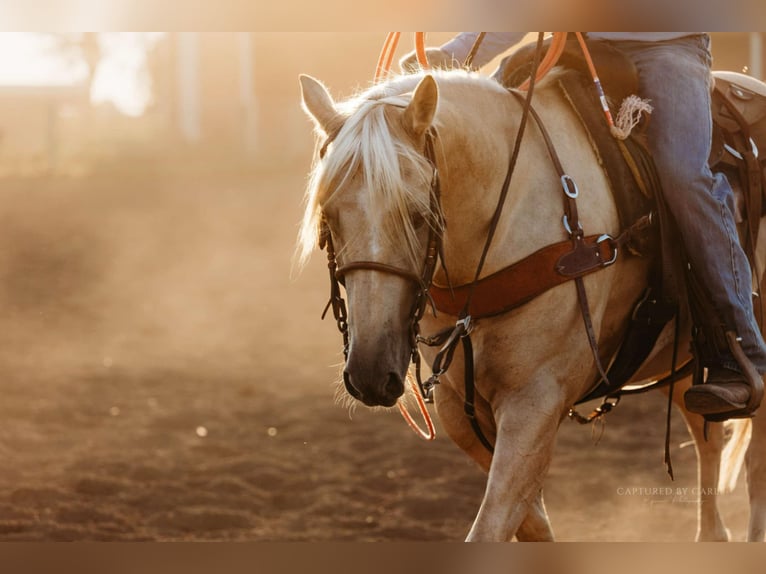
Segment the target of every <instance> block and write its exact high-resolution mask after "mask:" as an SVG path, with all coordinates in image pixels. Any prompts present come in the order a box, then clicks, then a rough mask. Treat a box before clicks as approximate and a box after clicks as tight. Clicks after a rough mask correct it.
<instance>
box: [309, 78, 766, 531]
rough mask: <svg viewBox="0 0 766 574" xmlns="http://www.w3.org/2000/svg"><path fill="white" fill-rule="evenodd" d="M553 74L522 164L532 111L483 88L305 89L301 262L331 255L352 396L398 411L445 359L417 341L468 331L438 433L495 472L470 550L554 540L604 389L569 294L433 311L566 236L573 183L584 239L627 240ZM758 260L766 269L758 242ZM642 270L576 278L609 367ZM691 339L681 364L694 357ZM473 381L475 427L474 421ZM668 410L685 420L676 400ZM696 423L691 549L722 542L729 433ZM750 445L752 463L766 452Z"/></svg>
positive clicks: (456, 82) (628, 264)
mask: <svg viewBox="0 0 766 574" xmlns="http://www.w3.org/2000/svg"><path fill="white" fill-rule="evenodd" d="M558 73H559V72H558V71H556V70H554V71H552V72H550V73H549V74H548V76H546V78H544V79H543V80H542V81H541V82H540V83H539V85H538V86H537V87H536V88H535V92H534V102H533V105H534V109H535V110H536V112H537V114H538V115H539V118H540V121H539V124H536V123H535V122H533V121H532V120H529V124H530V125H528V126H527V128H526V131H525V132H524V135H523V139H522V140H521V145H520V146H519V147H518V149H515V145H514V142H515V138H516V137H517V134H518V133H519V131H520V124H521V123H523V120H524V112H523V102H521V101H520V99H522V98H520V97H518V95H516V96H515V95H514V94H513V93H512V91H509V90H507V89H505V88H504V87H502V86H500V85H499V84H498V83H497V82H495V81H493V80H491V79H489V78H485V77H482V76H479V75H477V74H475V73H470V72H465V71H460V70H449V71H446V70H433V71H429V72H427V73H425V72H420V73H416V74H411V75H406V76H397V77H393V78H390V79H388V80H386V81H384V82H381V83H378V84H376V85H373V86H372V87H370V88H368V89H366V90H364V91H363V92H361V93H360V94H358V95H357V96H354V97H352V98H349V99H348V100H346V101H343V102H339V103H336V102H335V101H334V100H333V98H332V96H331V95H330V93H329V92H328V91H327V89H326V88H325V87H324V86H323V85H322V84H321V82H319V81H318V80H315V79H313V78H311V77H310V76H306V75H303V76H301V79H300V82H301V89H302V100H303V108H304V110H305V111H306V112H307V113H308V115H309V116H310V117H311V118H312V119H313V121H314V122H315V127H316V131H317V133H318V135H319V137H320V138H321V145H320V146H318V150H319V153H318V154H317V158H316V161H315V163H314V165H313V168H312V171H311V174H310V178H309V183H308V186H307V191H306V206H305V213H304V218H303V221H302V223H301V228H300V232H299V240H298V257H299V259H300V260H301V261H305V260H307V258H308V257H309V255H310V253H311V252H312V251H313V250H315V249H316V246H317V245H320V246H323V247H327V248H328V258H330V264H331V266H330V267H331V268H330V273H331V281H334V282H335V285H334V287H333V295H332V298H331V302H330V304H332V306H333V310H334V312H335V313H336V319H337V320H338V324H339V327H340V328H341V331H342V332H343V335H344V342H345V346H344V353H345V358H346V361H345V366H344V369H343V372H342V384H343V387H344V388H345V389H346V391H347V392H348V394H349V395H350V396H351V397H353V398H354V399H357V400H358V401H361V402H362V403H363V404H365V405H367V406H370V407H378V406H382V407H391V406H393V405H394V404H395V403H396V401H397V400H398V399H399V398H400V397H401V396H402V394H403V393H404V392H405V382H406V380H407V379H408V377H409V376H410V374H411V372H410V369H409V363H410V361H411V360H413V359H414V358H415V357H419V356H421V355H422V356H423V358H424V359H426V360H428V361H429V362H430V363H433V361H434V360H436V359H439V358H440V357H439V351H437V349H436V348H434V347H431V346H428V345H422V344H421V345H418V343H419V342H422V341H424V340H427V339H428V338H429V337H430V336H432V335H433V334H436V333H447V332H450V330H452V329H457V328H456V325H457V324H459V323H460V322H461V321H463V330H462V331H461V332H460V338H461V339H465V338H466V337H467V335H468V334H470V341H471V345H472V353H471V355H470V356H469V353H468V352H467V351H463V352H461V351H460V350H455V351H454V353H453V354H451V356H450V357H449V359H450V361H451V362H450V365H449V369H447V370H446V371H445V372H443V373H440V378H439V385H438V386H436V388H435V392H434V401H435V407H436V411H437V414H438V416H439V419H440V421H441V423H442V425H443V428H444V429H445V431H446V433H447V434H448V435H449V437H450V438H451V439H452V441H454V442H455V444H457V445H458V446H459V447H460V448H461V449H462V450H463V451H464V452H465V453H466V454H467V455H468V456H469V457H471V458H472V459H473V460H474V461H476V463H478V464H479V465H480V466H481V468H483V469H484V470H485V471H486V472H487V482H486V488H485V492H484V495H483V499H482V502H481V505H480V507H479V509H478V512H477V515H476V517H475V519H474V521H473V524H472V525H471V528H470V530H469V532H468V535H467V538H466V539H467V540H468V541H505V540H511V539H513V538H516V539H517V540H519V541H526V540H553V530H552V528H551V525H550V521H549V519H548V516H547V513H546V511H545V505H544V502H543V482H544V478H545V475H546V472H547V469H548V467H549V464H550V462H551V456H552V451H553V446H554V440H555V437H556V433H557V430H558V428H559V425H560V424H561V422H562V421H563V420H564V419H565V418H567V415H568V413H569V411H570V408H571V407H572V405H574V404H575V403H576V402H577V401H578V399H580V398H581V397H583V396H584V395H585V394H586V393H587V392H588V391H589V390H590V389H591V387H592V384H593V381H595V380H598V379H599V365H598V361H597V360H596V359H595V358H594V353H593V348H592V347H593V341H591V340H589V337H588V336H587V333H586V329H584V328H583V324H584V322H583V310H582V306H581V302H580V299H579V298H578V289H575V287H574V286H573V283H572V282H566V283H562V284H559V285H556V286H553V287H551V288H549V289H547V290H545V291H544V292H542V293H539V294H537V295H536V296H535V297H533V298H531V299H530V300H528V301H525V302H524V303H523V304H522V305H519V306H516V307H514V308H512V309H510V310H508V311H506V312H502V313H497V314H490V315H489V316H484V317H481V318H479V319H473V320H471V321H470V322H469V321H467V320H466V318H465V317H462V318H461V317H458V316H456V314H450V313H445V312H438V313H437V312H435V309H434V312H433V313H431V312H424V310H425V309H426V308H427V307H428V306H429V305H428V304H429V287H430V286H431V284H433V285H434V286H442V287H444V286H454V285H469V284H471V282H472V281H473V280H474V279H475V276H476V275H477V266H479V262H480V260H481V276H482V277H484V276H491V275H492V274H494V273H496V272H498V271H499V270H502V269H504V268H506V267H507V266H509V265H510V264H511V263H513V262H517V261H520V260H522V259H524V258H526V257H527V256H530V255H531V254H533V253H536V252H538V251H539V250H543V249H545V248H546V247H547V246H550V245H552V244H557V243H561V242H565V241H567V240H569V239H570V237H571V231H572V229H571V224H572V223H573V222H572V221H571V218H570V220H569V221H568V220H567V219H566V218H564V219H562V186H563V188H564V189H563V191H564V194H565V195H567V196H569V195H575V193H574V192H573V189H572V187H569V186H570V185H571V184H572V183H574V182H576V187H575V190H582V191H578V192H577V194H576V195H577V198H576V201H577V212H578V213H579V223H578V225H581V226H582V228H584V230H585V233H588V234H595V235H597V236H599V237H606V238H617V237H619V236H620V233H621V232H622V231H623V230H622V229H620V222H619V217H618V212H617V208H616V206H615V201H614V199H613V196H612V191H611V190H610V185H609V182H608V180H607V177H606V175H605V174H604V171H603V170H602V169H601V168H600V167H599V165H598V160H597V157H596V154H595V152H594V150H593V147H592V145H591V142H590V141H589V139H588V136H587V134H586V133H585V131H584V129H583V127H582V124H581V123H580V121H579V120H578V118H577V116H576V115H575V113H574V112H573V110H572V108H571V106H570V105H569V103H568V102H567V101H565V98H563V97H562V95H561V93H560V91H559V90H557V89H556V88H555V78H556V76H557V74H558ZM541 125H545V126H546V127H547V128H548V132H549V137H550V140H551V144H550V146H552V147H553V148H554V149H555V153H556V154H557V156H558V162H559V163H560V165H561V166H563V169H564V170H565V171H564V173H563V174H562V173H560V172H559V171H558V170H557V169H555V168H554V163H555V162H553V161H552V160H551V157H550V156H551V153H552V152H551V147H550V146H549V145H548V144H547V143H546V141H545V138H544V137H543V135H542V132H541V127H540V126H541ZM320 148H321V149H320ZM514 152H516V154H517V155H516V161H515V167H514V169H513V170H512V173H511V170H509V169H507V168H508V165H509V158H511V157H512V156H513V155H514ZM507 180H508V183H506V182H507ZM437 184H438V185H437ZM504 185H505V186H506V187H507V197H506V201H505V205H504V207H503V211H502V216H501V217H499V218H497V219H496V221H495V223H496V225H495V226H494V227H492V233H493V234H494V235H493V241H492V243H491V246H490V248H489V249H486V250H483V249H482V248H483V247H484V246H486V245H487V243H488V242H487V235H488V233H489V231H490V228H491V223H490V222H493V215H494V212H495V210H496V208H497V204H498V197H499V196H500V194H501V193H502V191H501V190H503V188H504ZM564 201H566V199H565V200H564ZM764 236H765V234H761V237H762V238H763V237H764ZM434 237H438V239H439V245H438V248H436V250H437V251H438V257H434V253H433V251H434V249H435V248H434V245H433V238H434ZM330 249H332V256H331V255H330V251H329V250H330ZM623 251H624V250H623ZM759 258H760V261H761V262H763V261H765V260H766V246H764V245H759ZM649 259H650V258H647V257H637V256H631V255H630V254H627V253H624V252H621V253H619V256H617V257H615V258H614V260H613V261H610V262H609V263H610V265H608V266H604V267H603V268H600V269H599V270H597V271H595V272H592V273H589V274H587V275H585V276H583V277H582V278H581V284H582V288H583V290H584V291H585V293H586V294H587V302H588V315H589V319H590V323H591V325H592V332H593V333H594V334H595V337H596V342H597V345H598V350H599V352H600V356H602V357H611V356H613V355H614V353H615V352H616V351H617V349H618V347H619V345H620V342H621V338H622V336H623V334H624V331H625V328H626V325H627V323H628V321H629V319H630V315H631V313H632V311H633V309H634V306H635V303H636V302H637V301H638V300H639V299H640V297H641V296H642V294H643V292H644V290H645V287H646V285H647V274H648V272H649V267H650V260H649ZM424 261H425V263H424ZM761 268H763V266H761ZM339 284H342V285H343V287H344V289H345V293H346V298H347V302H346V300H343V299H342V298H340V285H339ZM330 304H328V305H330ZM346 313H347V314H346ZM686 330H687V329H680V331H681V332H684V331H686ZM421 333H422V336H421ZM666 339H667V340H668V341H669V340H670V339H672V337H671V338H667V337H666ZM685 342H686V343H687V344H683V343H682V344H681V345H680V346H679V348H680V349H685V348H687V346H688V339H687V340H686V341H685ZM668 344H669V343H668ZM464 349H465V347H464ZM666 354H667V353H655V354H654V358H652V359H650V360H649V361H648V362H647V363H646V364H645V365H644V366H643V367H642V369H641V373H642V380H650V379H659V378H662V377H663V376H665V375H667V373H668V372H669V369H670V365H669V364H668V362H667V361H666V360H664V359H663V357H664V355H666ZM681 354H682V355H683V353H681ZM442 358H443V357H442ZM681 358H682V359H684V357H681ZM467 363H468V365H467ZM466 366H468V367H470V368H469V369H467V368H466ZM469 371H472V372H473V375H474V376H473V378H474V383H473V387H472V389H471V390H470V394H472V395H474V396H473V398H472V400H471V401H470V402H471V404H472V411H473V412H472V413H471V414H472V418H471V417H467V416H466V410H465V409H466V398H467V397H466V395H467V393H468V392H469V390H468V388H467V387H466V378H467V374H466V373H468V372H469ZM684 384H688V381H687V382H686V383H684ZM678 390H680V391H683V385H681V387H680V388H679V389H678ZM681 394H682V393H681V392H678V393H676V395H675V396H676V398H679V397H680V396H681ZM469 398H470V397H469ZM676 403H677V404H679V405H680V406H681V407H682V404H681V401H680V399H679V400H678V401H676ZM686 420H687V422H688V424H689V428H690V431H691V432H692V434H693V436H694V439H695V442H696V445H697V449H698V454H699V461H700V462H699V464H700V472H699V483H700V486H701V487H702V489H701V492H703V495H702V497H701V500H700V502H701V506H700V513H699V528H698V535H697V537H698V539H700V540H713V539H717V540H723V539H727V538H728V534H727V531H726V529H725V527H724V525H723V522H722V520H721V518H720V515H719V514H718V510H717V507H716V504H715V491H716V487H717V486H718V479H719V461H720V453H721V449H722V447H723V442H724V441H723V425H721V424H712V425H711V428H710V436H709V437H708V438H709V440H707V441H705V440H704V439H703V438H702V419H701V417H698V416H696V417H695V416H694V415H691V416H687V419H686ZM747 424H749V423H746V422H745V423H738V425H739V426H738V427H737V428H739V429H740V430H741V429H744V428H745V427H746V425H747ZM756 426H758V428H761V427H762V426H763V425H756ZM474 427H478V429H479V430H480V432H479V433H477V432H476V430H475V428H474ZM735 434H736V433H735ZM754 434H756V435H759V436H760V434H764V435H766V432H764V431H759V432H758V433H754ZM736 436H737V437H738V438H737V441H738V444H739V445H740V446H741V445H743V444H746V441H747V440H748V437H747V436H746V434H744V433H743V432H739V433H738V434H737V435H736ZM753 442H754V443H756V442H758V441H753ZM488 446H489V448H488ZM758 446H759V451H758V454H760V452H763V451H764V450H766V449H763V445H762V443H759V444H758ZM738 452H739V453H742V452H743V449H742V448H740V449H739V451H738ZM758 454H756V453H755V451H752V449H751V451H749V454H748V457H747V460H748V465H749V467H748V468H749V470H750V469H751V468H753V469H754V468H755V467H756V466H758V464H760V463H757V462H756V460H760V458H762V457H759V456H758ZM735 466H736V464H735ZM730 474H732V473H729V475H730ZM751 474H752V475H753V476H756V473H751ZM758 474H759V476H760V475H762V474H763V473H762V472H760V473H758ZM721 478H724V477H721ZM759 480H761V481H762V482H764V484H762V485H761V486H760V487H759V488H757V489H755V490H754V487H755V486H756V485H754V484H751V485H750V487H751V497H753V496H755V494H754V492H755V491H756V490H757V491H758V492H764V493H765V494H764V495H765V496H766V481H764V479H763V476H761V478H759ZM763 503H764V501H763V500H761V501H760V502H758V505H760V506H759V508H761V510H759V511H758V512H759V513H760V514H759V515H758V516H759V518H757V519H754V520H755V522H760V523H761V525H760V526H757V525H756V526H755V527H753V528H751V531H752V532H751V534H753V536H758V535H759V536H761V537H762V536H763V518H762V516H763V512H764V511H763ZM759 528H760V530H759V532H760V534H758V532H755V531H756V530H758V529H759Z"/></svg>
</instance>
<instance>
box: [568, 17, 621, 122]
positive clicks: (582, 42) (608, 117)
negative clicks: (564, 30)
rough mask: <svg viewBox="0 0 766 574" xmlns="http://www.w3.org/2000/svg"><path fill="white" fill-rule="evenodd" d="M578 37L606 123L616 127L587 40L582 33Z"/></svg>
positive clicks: (578, 33)
mask: <svg viewBox="0 0 766 574" xmlns="http://www.w3.org/2000/svg"><path fill="white" fill-rule="evenodd" d="M575 34H576V35H577V41H578V42H579V43H580V48H582V53H583V56H584V57H585V62H586V63H587V64H588V70H590V75H591V77H592V78H593V83H594V84H596V90H597V91H598V97H599V100H601V109H602V110H603V111H604V115H605V116H606V121H607V123H608V124H609V127H610V128H612V127H614V121H613V120H612V112H611V111H610V110H609V104H607V102H606V96H605V95H604V90H603V88H602V87H601V80H599V78H598V74H597V73H596V66H594V65H593V60H592V59H591V57H590V51H589V50H588V45H587V44H586V43H585V38H583V36H582V33H581V32H575Z"/></svg>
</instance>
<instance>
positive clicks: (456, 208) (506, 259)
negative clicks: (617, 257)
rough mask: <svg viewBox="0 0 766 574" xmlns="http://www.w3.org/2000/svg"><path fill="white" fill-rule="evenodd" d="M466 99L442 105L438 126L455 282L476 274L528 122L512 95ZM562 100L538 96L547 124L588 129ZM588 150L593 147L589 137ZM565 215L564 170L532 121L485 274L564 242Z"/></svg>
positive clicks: (466, 96)
mask: <svg viewBox="0 0 766 574" xmlns="http://www.w3.org/2000/svg"><path fill="white" fill-rule="evenodd" d="M476 92H479V91H478V90H476ZM462 98H463V99H462V100H460V101H454V100H453V101H452V102H451V103H449V104H445V102H444V101H442V102H441V103H440V106H441V108H440V113H442V111H443V113H444V115H443V117H442V118H441V119H442V124H443V126H444V127H443V128H441V129H440V131H439V133H440V138H441V139H442V144H443V149H444V153H443V157H444V161H445V162H446V166H445V167H444V168H442V169H441V170H440V171H441V173H442V177H443V187H444V191H443V209H444V212H445V218H446V221H447V229H446V231H445V259H446V260H447V267H448V269H449V271H450V274H451V279H452V280H453V281H454V282H456V283H462V282H465V281H468V280H470V279H472V278H473V274H474V273H475V271H476V264H477V262H478V258H479V254H480V253H481V249H482V248H483V246H484V243H485V241H486V238H487V233H488V225H487V224H486V222H489V221H490V220H491V218H492V215H493V213H494V211H495V209H496V207H497V204H498V198H499V196H500V192H501V189H502V187H503V182H504V180H505V178H506V175H507V173H508V168H509V162H510V159H511V155H512V153H513V148H514V144H515V140H516V137H517V132H518V128H519V123H520V119H521V106H520V105H519V103H518V101H517V100H516V99H515V97H513V96H511V95H509V94H504V93H499V92H498V93H495V92H490V93H483V94H480V93H475V94H463V96H462ZM559 100H560V98H558V96H557V94H555V93H550V91H548V92H546V91H543V90H541V91H540V92H538V93H537V94H536V95H535V98H534V106H535V109H536V110H537V111H538V113H540V115H541V116H542V117H543V118H544V122H545V123H546V125H549V127H550V128H553V127H554V125H555V126H556V131H557V132H560V131H562V130H563V131H566V130H570V131H571V130H572V129H573V128H578V129H577V130H576V131H578V132H579V131H581V130H579V126H570V125H569V124H570V122H572V120H573V117H572V114H571V112H569V111H568V110H567V109H565V107H564V106H563V105H562V102H560V101H559ZM442 104H445V105H442ZM466 109H468V110H470V113H466ZM574 121H576V118H574ZM585 148H586V149H587V150H588V152H589V149H590V148H589V147H588V144H587V141H586V142H585ZM560 151H561V155H562V159H563V158H564V157H566V159H567V161H568V163H575V162H577V158H576V157H571V156H572V154H571V153H569V152H568V151H567V150H563V149H562V150H560ZM589 153H590V152H589ZM561 217H562V199H561V184H560V182H559V175H558V174H557V173H556V171H555V169H554V166H553V163H552V161H551V159H550V155H549V153H548V151H547V148H546V147H545V145H544V143H543V141H542V138H541V136H540V132H539V130H538V128H537V126H536V125H534V122H533V120H532V119H531V118H529V120H528V121H527V126H526V129H525V132H524V136H523V141H522V145H521V149H520V153H519V156H518V160H517V161H516V164H515V167H514V169H513V173H512V176H511V183H510V187H509V191H508V194H507V197H506V200H505V204H504V206H503V211H502V216H501V218H500V221H499V225H498V227H497V230H496V234H495V237H494V239H493V247H492V249H490V251H489V254H488V256H487V261H486V264H485V267H484V271H485V273H492V272H494V271H496V270H498V269H501V268H502V267H505V266H506V265H508V264H510V263H511V262H512V261H516V260H518V259H521V258H522V257H524V256H526V255H528V254H530V253H532V252H534V251H536V250H537V249H539V248H540V247H542V246H544V245H547V244H550V243H553V242H556V241H559V240H562V239H564V238H565V235H564V230H563V227H562V225H561Z"/></svg>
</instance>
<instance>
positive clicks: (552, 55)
mask: <svg viewBox="0 0 766 574" xmlns="http://www.w3.org/2000/svg"><path fill="white" fill-rule="evenodd" d="M540 34H542V32H540ZM566 40H567V32H554V33H553V40H551V45H550V47H549V48H548V51H547V52H545V56H544V57H543V59H542V61H541V62H540V64H539V65H538V66H537V74H536V75H535V82H539V81H540V80H541V79H542V78H543V76H545V74H547V73H548V72H550V70H551V68H553V66H555V65H556V62H558V60H559V58H560V57H561V54H562V53H563V52H564V45H565V44H566ZM530 80H531V78H530V79H527V80H526V81H525V82H524V83H523V84H521V86H519V90H522V91H525V90H527V89H529V84H530Z"/></svg>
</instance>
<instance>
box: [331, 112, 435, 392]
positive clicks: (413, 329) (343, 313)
mask: <svg viewBox="0 0 766 574" xmlns="http://www.w3.org/2000/svg"><path fill="white" fill-rule="evenodd" d="M338 131H339V130H338ZM338 131H336V132H334V133H333V134H331V135H330V136H329V137H328V138H327V141H325V143H324V144H323V145H322V147H321V150H320V157H321V156H323V155H324V152H325V151H326V149H327V147H328V145H329V143H331V142H332V140H333V139H334V138H335V137H336V136H337V133H338ZM435 139H436V130H435V129H434V128H433V127H431V128H429V129H428V130H426V132H425V145H424V149H423V155H424V157H425V158H426V160H427V161H428V163H429V165H430V166H431V169H432V177H431V187H430V191H429V196H430V199H429V202H430V212H431V214H432V217H433V218H435V220H432V221H429V222H427V225H428V239H427V241H426V251H425V258H424V261H423V266H422V268H421V270H420V273H419V274H418V273H415V272H413V271H410V270H408V269H404V268H401V267H396V266H394V265H389V264H387V263H381V262H379V261H368V260H359V261H351V262H349V263H346V264H344V265H341V266H338V261H337V256H336V252H335V246H334V245H333V241H332V233H331V231H330V226H329V224H328V223H327V220H326V219H324V218H322V219H321V221H320V224H319V225H320V229H319V248H320V249H322V250H324V249H326V250H327V267H328V270H329V273H330V300H329V301H328V302H327V305H326V306H325V309H324V312H323V313H322V318H323V319H324V318H325V316H326V315H327V311H328V310H329V309H330V308H332V312H333V316H334V317H335V322H336V324H337V327H338V330H339V331H340V333H341V335H342V336H343V357H344V359H348V352H349V337H348V311H347V307H346V302H345V300H344V299H343V295H342V292H341V285H343V284H344V283H345V276H346V275H347V274H348V273H349V272H351V271H358V270H366V271H375V272H377V273H386V274H389V275H395V276H397V277H401V278H403V279H405V280H407V281H409V282H410V283H412V284H413V285H414V287H415V300H414V302H413V305H412V309H411V310H410V313H409V326H408V333H409V344H410V360H411V362H412V364H413V365H414V366H415V374H416V380H417V383H418V386H419V388H420V391H421V393H422V395H423V396H424V397H426V398H429V397H430V392H429V389H427V388H426V387H425V385H424V383H423V382H422V380H421V375H420V352H419V351H418V344H419V343H421V342H427V341H428V340H427V339H424V338H423V337H421V336H420V320H421V319H422V318H423V315H424V314H425V311H426V308H427V307H428V305H431V308H432V309H433V310H434V313H435V307H434V304H433V301H432V300H431V297H430V295H429V293H428V291H429V288H430V287H431V284H432V282H433V277H434V272H435V271H436V265H437V263H438V260H439V257H440V255H441V249H442V229H443V228H444V221H443V220H442V215H441V213H442V211H441V185H440V181H439V170H438V169H437V167H436V154H435V152H434V140H435Z"/></svg>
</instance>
